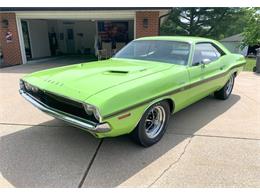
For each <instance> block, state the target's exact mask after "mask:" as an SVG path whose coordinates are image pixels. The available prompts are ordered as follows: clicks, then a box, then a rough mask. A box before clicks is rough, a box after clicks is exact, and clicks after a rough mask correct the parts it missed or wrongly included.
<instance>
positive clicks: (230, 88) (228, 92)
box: [226, 75, 234, 95]
mask: <svg viewBox="0 0 260 195" xmlns="http://www.w3.org/2000/svg"><path fill="white" fill-rule="evenodd" d="M233 84H234V76H233V75H232V76H231V77H230V79H229V81H228V83H227V88H226V95H229V94H230V93H231V91H232V88H233Z"/></svg>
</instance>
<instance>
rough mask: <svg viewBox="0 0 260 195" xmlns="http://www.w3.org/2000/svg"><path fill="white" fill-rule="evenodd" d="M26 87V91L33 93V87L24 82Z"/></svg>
mask: <svg viewBox="0 0 260 195" xmlns="http://www.w3.org/2000/svg"><path fill="white" fill-rule="evenodd" d="M24 86H25V89H26V90H27V91H31V90H32V87H31V85H30V84H29V83H27V82H24Z"/></svg>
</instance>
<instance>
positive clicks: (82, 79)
mask: <svg viewBox="0 0 260 195" xmlns="http://www.w3.org/2000/svg"><path fill="white" fill-rule="evenodd" d="M170 67H172V65H171V64H167V63H160V62H151V61H143V60H142V61H141V60H132V59H131V60H130V59H115V58H114V59H109V60H104V61H96V62H89V63H82V64H77V65H72V66H65V67H60V68H54V69H49V70H44V71H40V72H36V73H33V74H31V75H29V76H28V77H26V78H25V79H24V80H25V81H28V82H29V83H31V84H32V85H35V86H38V87H39V88H42V89H44V90H47V91H50V92H54V93H58V94H61V95H63V96H68V97H71V98H75V99H80V100H82V101H84V100H86V99H88V98H89V97H90V96H93V95H95V94H97V93H99V92H101V91H104V90H106V89H109V88H111V87H113V86H117V85H120V84H122V83H125V82H128V81H131V80H135V79H140V78H145V77H146V76H149V75H151V74H155V73H157V72H160V71H164V70H166V69H168V68H170Z"/></svg>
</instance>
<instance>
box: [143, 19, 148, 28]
mask: <svg viewBox="0 0 260 195" xmlns="http://www.w3.org/2000/svg"><path fill="white" fill-rule="evenodd" d="M143 27H144V28H148V19H147V18H144V19H143Z"/></svg>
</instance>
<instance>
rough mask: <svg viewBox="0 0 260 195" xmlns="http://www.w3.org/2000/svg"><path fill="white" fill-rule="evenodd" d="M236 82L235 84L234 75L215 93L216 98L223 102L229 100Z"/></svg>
mask: <svg viewBox="0 0 260 195" xmlns="http://www.w3.org/2000/svg"><path fill="white" fill-rule="evenodd" d="M234 82H235V75H234V74H232V75H231V77H230V79H229V80H228V82H227V83H226V84H225V85H224V87H223V88H221V89H220V90H219V91H216V92H215V93H214V96H215V98H217V99H221V100H226V99H228V98H229V96H230V94H231V93H232V90H233V87H234Z"/></svg>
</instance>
